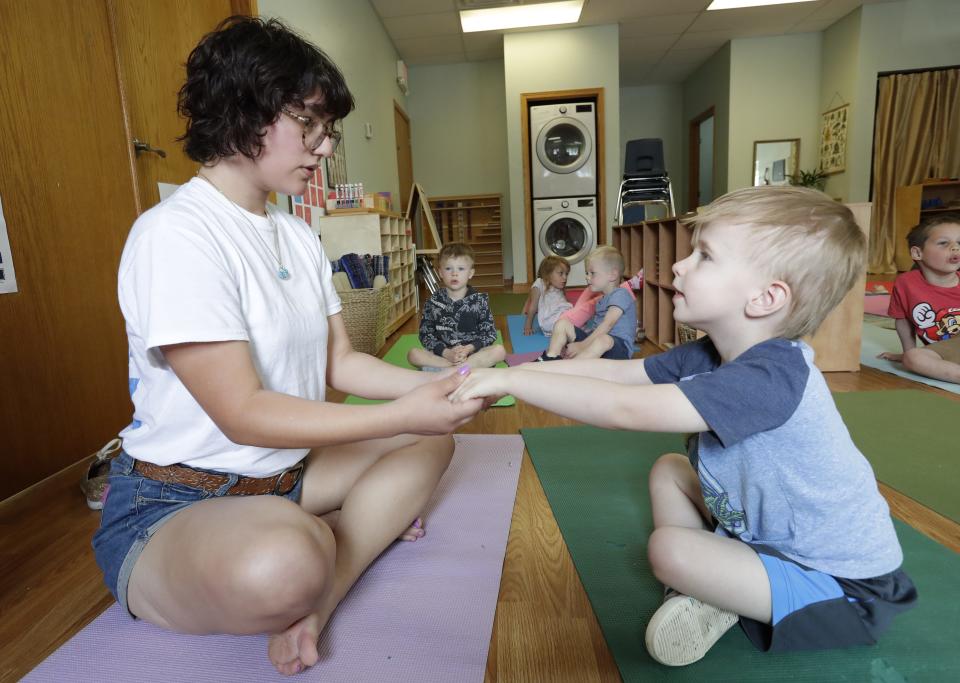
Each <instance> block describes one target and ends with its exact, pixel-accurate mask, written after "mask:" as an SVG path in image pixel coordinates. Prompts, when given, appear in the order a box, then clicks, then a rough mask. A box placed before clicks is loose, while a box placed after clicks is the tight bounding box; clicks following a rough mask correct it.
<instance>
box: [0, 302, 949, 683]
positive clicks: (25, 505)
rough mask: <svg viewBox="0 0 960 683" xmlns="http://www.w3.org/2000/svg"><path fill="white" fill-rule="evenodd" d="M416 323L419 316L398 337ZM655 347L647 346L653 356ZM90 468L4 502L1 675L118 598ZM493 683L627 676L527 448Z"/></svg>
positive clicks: (507, 428) (500, 427)
mask: <svg viewBox="0 0 960 683" xmlns="http://www.w3.org/2000/svg"><path fill="white" fill-rule="evenodd" d="M497 325H498V327H499V328H500V329H503V330H505V329H506V320H505V319H504V318H503V317H502V316H501V317H498V319H497ZM415 330H416V328H415V323H414V321H412V320H411V321H409V322H408V323H407V324H406V325H405V326H404V327H402V328H401V329H400V330H399V331H398V332H397V333H396V334H402V333H407V332H414V331H415ZM392 341H393V340H392V339H391V340H388V343H387V345H386V346H385V347H384V348H385V349H386V348H389V346H390V344H392ZM508 344H509V341H508ZM653 351H654V348H653V347H652V346H650V345H645V348H644V349H643V354H644V355H647V354H649V353H652V352H653ZM827 381H828V384H829V385H830V387H831V389H833V390H834V391H872V390H880V389H919V390H921V391H931V392H933V393H937V394H940V395H942V396H946V397H947V398H949V399H950V400H960V396H957V395H954V394H951V393H949V392H945V391H941V390H939V389H935V388H932V387H928V386H927V385H924V384H919V383H914V382H910V381H908V380H905V379H902V378H900V377H896V376H894V375H888V374H884V373H881V372H879V371H876V370H873V369H870V368H864V369H863V371H862V372H859V373H831V374H828V375H827ZM332 400H333V398H332ZM563 424H572V422H570V421H569V420H565V419H562V418H558V417H556V416H554V415H552V414H549V413H546V412H544V411H542V410H539V409H537V408H534V407H532V406H529V405H526V404H524V403H523V402H519V401H518V403H517V405H516V406H514V407H510V408H494V409H490V410H488V411H487V412H485V413H483V414H482V415H480V416H479V417H478V418H477V419H476V420H474V421H473V422H472V423H470V424H469V425H467V426H466V427H465V428H463V429H462V430H461V431H462V432H463V433H483V434H515V433H516V432H517V430H518V429H519V428H520V427H521V426H522V427H547V426H556V425H563ZM106 438H107V437H106V436H105V437H104V440H106ZM82 470H83V463H78V464H77V465H75V466H73V467H70V468H68V469H66V470H64V471H62V472H60V473H59V474H57V475H54V476H53V477H50V478H49V479H47V480H45V481H44V482H41V483H40V484H38V485H36V486H34V487H32V488H31V489H29V490H28V491H25V492H24V493H22V494H20V495H18V496H15V497H14V498H10V499H8V500H6V501H3V502H2V503H0V539H2V542H0V576H2V581H0V681H15V680H18V679H19V678H21V677H22V676H23V675H24V674H26V673H27V672H28V671H30V670H31V669H32V668H33V667H34V666H36V665H37V664H38V663H40V662H41V661H42V660H43V659H44V658H46V657H47V656H48V655H49V654H50V653H51V652H53V651H54V650H55V649H56V648H57V647H58V646H59V645H61V644H62V643H63V642H64V641H66V640H67V639H68V638H70V637H71V636H72V635H73V634H74V633H76V632H77V631H79V630H80V629H81V628H83V626H85V625H86V624H87V623H89V622H90V621H91V620H92V619H94V618H95V617H96V616H97V615H98V614H100V612H102V611H103V610H104V609H106V608H107V607H108V606H109V605H110V604H111V603H112V601H113V600H112V598H111V597H110V595H109V594H108V593H107V591H106V589H105V588H104V586H103V583H102V580H101V576H100V573H99V571H98V570H97V567H96V564H95V563H94V560H93V554H92V552H91V550H90V538H91V536H92V535H93V532H94V530H95V529H96V526H97V523H98V521H99V514H98V513H95V512H92V511H90V510H88V509H87V507H86V505H85V504H84V502H83V498H82V496H81V494H80V490H79V488H78V486H77V482H78V481H79V479H80V476H81V473H82ZM881 490H882V492H883V494H884V495H885V496H886V498H887V500H888V501H889V502H890V506H891V509H892V510H893V513H894V515H896V516H897V517H899V518H900V519H902V520H904V521H906V522H907V523H908V524H911V525H912V526H914V527H915V528H917V529H919V530H920V531H921V532H923V533H925V534H927V535H928V536H930V537H931V538H933V539H935V540H937V541H939V542H940V543H942V544H944V545H945V546H947V547H949V548H952V549H953V550H954V551H956V552H960V525H958V524H956V523H954V522H952V521H951V520H948V519H946V518H945V517H942V516H941V515H939V514H937V513H935V512H933V511H931V510H929V509H927V508H925V507H924V506H922V505H920V504H919V503H917V502H915V501H913V500H911V499H910V498H907V497H906V496H903V495H902V494H900V493H898V492H896V491H894V490H892V489H890V488H888V487H886V486H882V485H881ZM637 646H638V647H642V645H641V644H640V643H638V644H637ZM91 656H97V655H95V654H93V653H92V654H91ZM264 656H266V653H264ZM486 679H487V680H488V681H491V682H500V683H507V682H517V683H520V682H529V681H551V682H559V681H576V682H577V683H581V682H590V681H617V680H619V674H618V672H617V668H616V665H615V663H614V661H613V659H612V657H611V656H610V653H609V651H608V649H607V646H606V643H605V642H604V639H603V635H602V634H601V632H600V629H599V626H598V625H597V621H596V619H595V617H594V614H593V611H592V609H591V608H590V603H589V602H588V600H587V597H586V594H585V593H584V591H583V587H582V585H581V584H580V580H579V578H578V576H577V573H576V570H575V569H574V567H573V563H572V561H571V559H570V555H569V553H568V551H567V548H566V545H565V544H564V542H563V538H562V537H561V535H560V531H559V529H558V528H557V524H556V521H555V520H554V518H553V514H552V513H551V511H550V507H549V506H548V504H547V501H546V498H545V497H544V494H543V489H542V488H541V486H540V482H539V480H538V479H537V476H536V473H535V472H534V470H533V467H532V465H531V464H530V460H529V458H528V456H527V455H526V454H525V455H524V459H523V465H522V468H521V471H520V483H519V488H518V490H517V500H516V505H515V507H514V511H513V521H512V526H511V530H510V538H509V541H508V543H507V552H506V558H505V560H504V567H503V578H502V581H501V584H500V595H499V598H498V601H497V614H496V620H495V622H494V628H493V635H492V638H491V642H490V654H489V658H488V660H487V675H486Z"/></svg>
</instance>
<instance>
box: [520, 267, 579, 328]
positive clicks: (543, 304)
mask: <svg viewBox="0 0 960 683" xmlns="http://www.w3.org/2000/svg"><path fill="white" fill-rule="evenodd" d="M530 286H531V287H532V288H533V289H536V290H539V292H540V299H539V301H538V302H537V322H538V323H540V329H541V330H543V331H544V332H545V333H547V334H550V333H551V332H553V326H554V325H556V324H557V319H558V318H559V317H560V316H561V315H562V314H563V313H564V312H565V311H569V310H570V309H571V308H573V304H572V303H570V302H569V301H567V295H566V294H564V293H563V290H560V289H557V288H556V287H551V286H550V285H548V284H546V283H544V281H543V280H541V279H540V278H537V279H536V280H535V281H534V283H533V284H532V285H530Z"/></svg>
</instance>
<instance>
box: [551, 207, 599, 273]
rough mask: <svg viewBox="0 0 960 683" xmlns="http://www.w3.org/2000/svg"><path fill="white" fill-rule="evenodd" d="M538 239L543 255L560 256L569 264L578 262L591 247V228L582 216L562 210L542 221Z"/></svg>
mask: <svg viewBox="0 0 960 683" xmlns="http://www.w3.org/2000/svg"><path fill="white" fill-rule="evenodd" d="M539 240H540V250H541V251H542V252H543V254H544V256H562V257H563V258H565V259H567V261H568V262H569V263H571V264H573V263H579V262H580V261H582V260H583V259H585V258H586V257H587V254H589V253H590V250H591V249H592V248H593V230H592V229H591V228H590V225H589V224H588V223H587V221H586V220H584V218H583V216H580V215H578V214H575V213H570V212H569V211H564V212H561V213H557V214H554V215H553V216H550V218H548V219H547V220H546V221H545V222H544V224H543V226H542V227H541V228H540V235H539Z"/></svg>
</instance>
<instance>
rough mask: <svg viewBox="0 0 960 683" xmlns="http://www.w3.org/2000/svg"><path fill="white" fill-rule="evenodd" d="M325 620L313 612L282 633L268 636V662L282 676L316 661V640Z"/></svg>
mask: <svg viewBox="0 0 960 683" xmlns="http://www.w3.org/2000/svg"><path fill="white" fill-rule="evenodd" d="M325 623H326V620H325V619H323V620H322V623H321V616H320V615H319V614H318V613H316V612H314V613H313V614H308V615H307V616H305V617H304V618H303V619H301V620H300V621H298V622H296V623H294V624H293V625H292V626H291V627H290V628H288V629H287V630H286V631H284V632H283V633H275V634H273V635H272V636H270V641H269V643H268V644H267V656H268V657H270V663H271V664H273V666H274V667H275V668H276V669H277V671H279V672H280V673H281V674H282V675H284V676H292V675H294V674H298V673H300V672H301V671H303V670H304V669H306V668H307V667H310V666H313V665H314V664H316V663H317V659H318V658H319V654H318V652H317V640H318V639H319V638H320V631H321V630H322V629H323V626H324V624H325Z"/></svg>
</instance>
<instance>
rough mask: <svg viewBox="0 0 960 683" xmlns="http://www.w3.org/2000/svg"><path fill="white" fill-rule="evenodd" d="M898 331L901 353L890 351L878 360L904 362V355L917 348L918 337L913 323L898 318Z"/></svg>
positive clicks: (896, 323)
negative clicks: (914, 331)
mask: <svg viewBox="0 0 960 683" xmlns="http://www.w3.org/2000/svg"><path fill="white" fill-rule="evenodd" d="M894 325H895V326H896V329H897V336H898V337H900V348H901V351H900V353H891V352H890V351H884V352H883V353H881V354H879V355H878V356H877V358H883V359H885V360H892V361H902V360H903V354H904V353H906V352H907V351H909V350H910V349H914V348H916V346H917V337H916V336H915V335H914V333H913V323H911V322H910V321H909V320H907V319H906V318H897V320H896V322H895V323H894Z"/></svg>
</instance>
